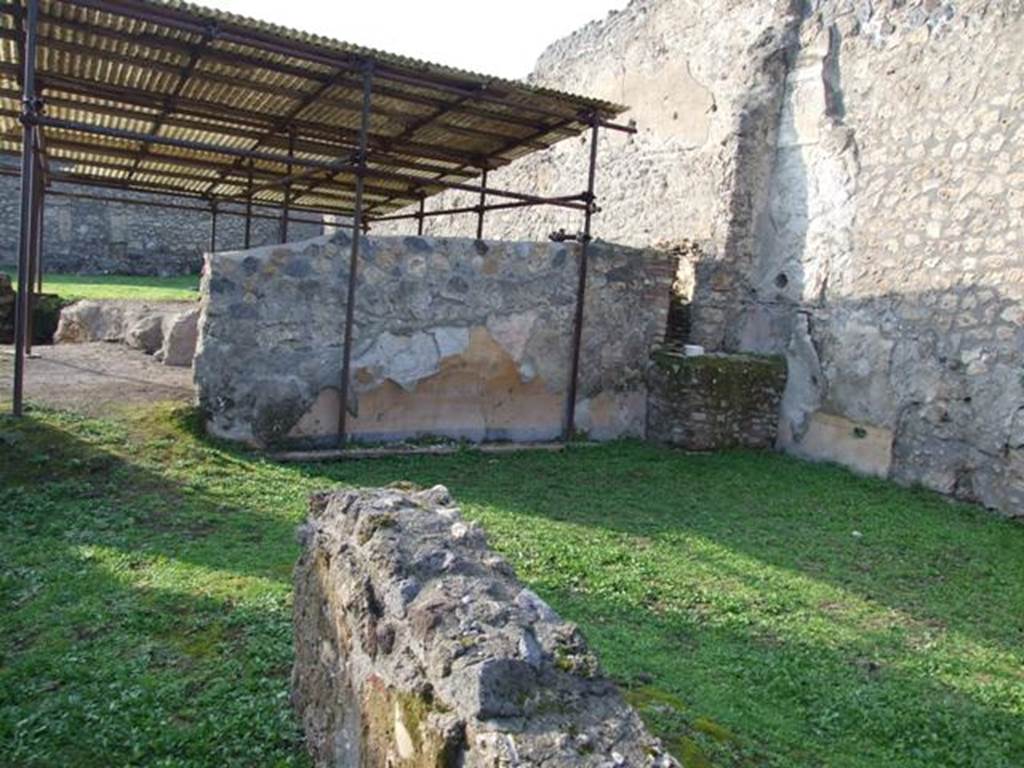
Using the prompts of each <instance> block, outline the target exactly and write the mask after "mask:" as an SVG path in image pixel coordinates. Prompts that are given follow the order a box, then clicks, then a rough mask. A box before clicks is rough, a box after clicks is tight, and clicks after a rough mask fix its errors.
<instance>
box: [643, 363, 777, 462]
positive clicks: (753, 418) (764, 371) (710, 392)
mask: <svg viewBox="0 0 1024 768" xmlns="http://www.w3.org/2000/svg"><path fill="white" fill-rule="evenodd" d="M647 385H648V394H647V439H648V440H653V441H655V442H658V443H665V444H667V445H674V446H677V447H680V448H685V449H687V450H691V451H717V450H722V449H726V448H760V449H767V448H772V447H773V446H774V445H775V439H776V436H777V434H778V427H779V405H780V404H781V402H782V392H783V390H784V388H785V386H786V363H785V361H784V360H783V359H782V358H781V357H755V356H753V355H728V354H722V353H718V354H710V355H699V356H696V357H686V356H685V355H682V354H679V353H676V352H670V351H668V350H661V351H658V352H656V353H655V354H654V360H653V364H652V365H651V367H650V370H649V372H648V375H647Z"/></svg>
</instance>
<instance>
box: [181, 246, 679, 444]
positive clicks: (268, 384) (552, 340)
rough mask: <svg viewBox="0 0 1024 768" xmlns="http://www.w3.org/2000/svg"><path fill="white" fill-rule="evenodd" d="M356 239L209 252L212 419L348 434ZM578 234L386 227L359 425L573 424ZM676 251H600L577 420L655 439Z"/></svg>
mask: <svg viewBox="0 0 1024 768" xmlns="http://www.w3.org/2000/svg"><path fill="white" fill-rule="evenodd" d="M349 248H350V235H349V234H348V233H347V232H345V231H340V232H338V233H337V234H335V235H333V236H324V237H320V238H315V239H313V240H307V241H305V242H302V243H295V244H291V245H288V246H286V247H281V246H276V247H266V248H262V249H254V250H250V251H238V252H232V253H216V254H212V255H210V256H209V259H208V263H207V268H206V273H205V275H204V278H203V286H202V293H203V299H202V307H203V309H202V315H201V320H200V340H199V347H198V352H197V358H196V366H195V371H196V373H195V380H196V386H197V390H198V395H199V402H200V405H201V407H202V408H203V410H204V412H205V413H206V416H207V424H208V427H209V429H210V431H211V432H212V433H213V434H215V435H218V436H221V437H226V438H229V439H234V440H241V441H245V442H248V443H251V444H254V445H259V446H285V445H299V444H312V445H315V444H318V443H320V444H329V443H331V442H332V441H333V440H334V436H335V435H336V433H337V423H338V407H339V394H338V387H339V383H340V376H341V373H340V371H341V362H342V346H343V339H344V330H345V328H344V318H345V298H346V292H347V283H348V257H349ZM577 249H578V246H576V245H574V244H556V243H550V242H543V243H523V242H519V243H517V242H499V241H493V242H482V241H474V240H468V239H433V238H418V237H406V238H401V237H370V238H366V239H365V240H364V242H363V244H362V248H361V256H360V272H359V282H358V287H357V291H356V306H355V320H356V322H355V326H354V345H353V354H352V393H351V402H350V406H351V409H352V411H353V413H352V417H351V418H350V419H349V428H350V432H351V434H352V435H354V436H356V437H358V438H361V439H363V440H371V441H377V440H396V439H404V438H410V437H417V436H435V435H439V436H447V437H451V438H459V439H469V440H474V441H478V440H485V439H486V440H544V439H551V438H555V437H557V436H558V435H559V434H560V432H561V428H562V421H563V409H564V402H565V392H566V385H567V381H568V371H569V362H570V345H571V333H572V317H573V312H574V307H575V294H576V280H577V263H578V258H577V253H578V251H577ZM673 271H674V259H673V258H672V257H670V256H668V255H666V254H662V253H658V252H653V251H641V250H636V249H630V248H625V247H621V246H616V245H609V244H606V243H601V242H596V243H594V244H593V247H592V248H591V259H590V277H589V281H588V286H587V303H586V307H585V325H584V334H583V346H582V353H581V374H580V388H579V397H578V403H577V411H576V416H577V426H578V428H579V429H580V430H582V431H584V432H585V433H587V434H589V436H591V437H593V438H595V439H604V438H611V437H617V436H624V435H635V436H642V435H643V431H644V419H645V415H644V414H645V410H646V390H645V384H644V369H645V367H646V364H647V361H648V358H649V355H650V352H651V349H652V347H653V345H654V344H655V343H656V342H657V341H658V340H659V339H660V337H661V336H662V335H663V333H664V328H665V321H666V315H667V311H668V300H669V292H670V285H671V281H672V273H673Z"/></svg>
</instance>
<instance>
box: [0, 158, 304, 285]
mask: <svg viewBox="0 0 1024 768" xmlns="http://www.w3.org/2000/svg"><path fill="white" fill-rule="evenodd" d="M19 185H20V180H19V179H18V178H17V177H11V176H0V265H13V264H17V261H18V208H19V205H20V196H19V188H20V186H19ZM61 189H62V190H67V191H73V192H81V193H85V194H100V195H104V196H107V197H126V198H140V199H146V200H166V201H167V202H170V203H174V204H178V205H180V204H182V203H183V202H185V203H188V201H182V200H181V199H180V198H162V197H160V196H159V195H143V194H130V193H122V192H119V191H117V190H105V189H97V188H95V187H79V186H76V185H61ZM234 210H235V211H241V210H243V209H242V208H241V207H240V206H235V207H234ZM304 215H305V214H304ZM43 226H44V236H43V267H44V269H45V270H46V271H47V272H65V273H71V274H87V275H94V274H117V275H193V274H198V273H199V271H200V270H201V269H202V266H203V253H204V252H205V251H206V250H208V249H209V247H210V214H209V213H205V212H200V211H183V210H178V209H174V208H154V207H151V206H142V205H132V204H118V203H111V202H105V201H98V200H85V199H79V198H70V197H60V196H57V195H50V196H49V197H47V198H46V208H45V211H44V222H43ZM323 231H324V228H323V226H322V225H320V224H305V223H301V224H300V223H292V224H290V226H289V230H288V232H289V234H288V238H289V240H302V239H305V238H309V237H315V236H316V235H319V234H322V233H323ZM244 239H245V220H244V219H243V218H242V217H240V216H230V215H227V214H220V215H218V217H217V247H218V248H222V249H229V248H240V247H241V246H242V243H243V242H244ZM277 239H278V222H277V221H276V220H270V219H253V222H252V230H251V233H250V242H251V243H252V244H253V245H254V246H259V245H266V244H270V243H276V242H277Z"/></svg>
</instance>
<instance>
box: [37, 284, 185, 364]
mask: <svg viewBox="0 0 1024 768" xmlns="http://www.w3.org/2000/svg"><path fill="white" fill-rule="evenodd" d="M198 325H199V309H198V308H197V307H196V304H195V302H171V301H162V302H139V301H125V300H106V301H76V302H75V303H74V304H71V305H70V306H67V307H64V309H63V310H61V313H60V324H59V325H58V326H57V331H56V333H54V334H53V340H54V342H55V343H57V344H81V343H87V342H90V341H108V342H119V343H122V344H126V345H127V346H129V347H131V348H132V349H138V350H140V351H142V352H145V353H146V354H147V355H153V356H154V357H156V359H157V360H159V361H160V362H162V363H163V364H164V365H173V366H181V367H188V366H191V365H192V358H193V357H194V356H195V352H196V338H197V336H198Z"/></svg>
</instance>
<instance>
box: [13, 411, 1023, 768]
mask: <svg viewBox="0 0 1024 768" xmlns="http://www.w3.org/2000/svg"><path fill="white" fill-rule="evenodd" d="M195 420H196V419H195V416H194V414H193V413H192V412H191V411H189V410H184V409H174V408H172V407H170V406H168V407H164V408H158V409H156V410H153V409H150V410H148V411H136V412H125V413H124V414H121V415H117V416H112V417H111V418H109V419H107V420H102V421H97V420H85V419H82V418H79V417H74V416H70V415H67V414H61V413H57V412H50V411H33V412H32V414H31V416H30V417H29V418H26V419H25V420H24V421H23V422H21V423H15V422H13V421H11V420H10V419H9V418H7V417H4V418H3V419H0V494H2V495H0V499H2V503H0V528H2V530H0V611H2V614H0V617H2V618H0V652H2V658H0V763H2V764H3V765H12V766H44V765H45V766H104V767H106V766H111V765H129V764H130V765H154V766H156V765H159V766H172V765H174V766H179V765H181V766H185V765H190V766H200V765H201V766H289V765H306V764H307V761H306V758H305V756H304V753H303V751H302V748H301V743H300V735H299V732H298V731H297V729H296V724H295V722H294V720H293V717H292V714H291V710H290V705H289V701H288V674H289V665H290V662H291V650H290V643H291V615H290V611H291V606H290V602H289V601H290V577H291V568H292V564H293V562H294V560H295V557H296V555H297V545H296V543H295V538H294V534H293V531H294V528H295V525H296V524H297V523H298V522H299V521H300V520H301V519H302V517H303V515H304V510H305V498H304V497H305V494H306V492H307V491H310V490H312V489H318V488H325V487H334V486H338V485H341V484H359V485H377V484H384V483H389V482H392V481H396V480H409V481H412V482H415V483H418V484H421V485H430V484H434V483H438V482H441V483H445V484H446V485H448V486H449V487H450V488H451V489H452V490H453V491H454V493H455V494H456V496H457V498H458V499H459V500H460V502H461V503H462V505H463V507H464V511H465V513H466V514H467V516H468V517H470V518H475V519H477V520H479V521H480V522H481V523H482V524H483V525H484V526H485V527H486V529H487V530H488V532H489V535H490V539H491V541H492V543H493V545H494V546H495V547H496V548H497V549H499V550H500V551H501V552H503V553H504V554H505V555H506V556H507V557H508V558H509V559H510V560H511V561H512V562H513V564H514V565H515V566H516V568H517V569H518V572H519V574H520V576H521V578H522V579H523V580H524V581H526V582H528V583H529V584H531V585H532V586H533V587H534V588H535V589H536V590H537V591H538V592H540V594H541V595H543V596H544V597H545V598H547V599H548V600H549V601H550V602H551V603H552V605H553V606H554V607H555V608H556V609H557V610H558V611H560V612H561V613H562V614H563V615H564V616H566V617H568V618H570V619H572V620H574V621H576V622H578V623H579V624H580V625H581V627H582V629H583V630H584V632H585V634H586V635H587V637H588V638H589V639H590V641H591V643H592V644H593V645H594V646H595V648H596V650H597V652H598V653H599V655H600V657H601V660H602V663H603V665H604V667H605V669H606V670H607V671H608V672H609V673H610V674H611V675H612V676H613V677H615V678H616V679H617V680H619V681H620V682H621V683H622V685H623V686H624V687H626V688H627V689H628V696H629V697H630V699H631V700H632V701H633V702H634V703H636V704H637V705H638V706H639V707H640V709H641V711H642V713H643V715H644V717H645V719H646V720H647V722H648V723H649V724H650V725H651V726H652V727H653V728H654V729H655V730H656V731H657V732H658V733H659V734H661V735H662V736H664V737H665V739H666V740H667V742H668V743H669V745H670V747H671V749H672V750H673V751H674V752H675V753H676V754H677V755H678V756H679V757H680V758H681V759H682V760H683V762H684V764H685V765H687V766H688V767H690V768H696V767H705V766H718V767H723V766H736V767H739V766H742V767H747V766H780V767H781V766H785V767H786V768H791V767H793V766H798V767H802V766H808V767H809V766H851V767H852V766H859V767H860V766H862V767H863V768H869V767H870V768H879V767H880V766H886V767H890V766H922V768H923V767H925V766H927V767H928V768H935V767H936V766H984V768H999V767H1000V766H1006V767H1007V768H1010V767H1011V766H1013V767H1016V768H1019V766H1022V765H1024V526H1020V525H1015V524H1011V523H1008V522H1005V521H1001V520H998V519H996V518H995V517H993V516H992V515H990V514H988V513H985V512H983V511H981V510H977V509H974V508H971V507H968V506H965V505H958V504H953V503H949V502H947V501H945V500H943V499H941V498H939V497H938V496H935V495H933V494H930V493H925V492H918V491H911V490H905V489H900V488H897V487H894V486H892V485H889V484H886V483H883V482H878V481H872V480H864V479H860V478H857V477H854V476H853V475H851V474H849V473H847V472H845V471H842V470H840V469H838V468H833V467H827V466H811V465H807V464H803V463H800V462H797V461H795V460H791V459H788V458H785V457H783V456H778V455H774V454H768V453H748V452H736V453H724V454H717V455H688V454H685V453H681V452H673V451H669V450H664V449H661V448H657V447H652V446H648V445H643V444H640V443H619V444H613V445H608V446H605V447H600V448H593V449H590V448H586V449H584V448H578V449H576V450H572V451H570V452H568V453H565V454H558V455H551V454H547V453H543V454H520V455H512V456H502V457H500V458H498V457H493V456H481V455H475V454H468V453H467V454H460V455H456V456H450V457H410V458H403V459H394V460H381V461H373V462H362V463H357V462H350V463H344V464H342V463H336V464H324V465H293V466H279V465H275V464H272V463H269V462H267V461H264V460H263V459H261V458H259V457H256V456H253V455H249V454H247V453H244V452H239V451H236V450H234V449H230V448H226V447H224V446H222V445H218V444H215V443H211V442H208V441H206V440H204V439H201V438H200V437H198V433H197V430H196V429H195Z"/></svg>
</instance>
